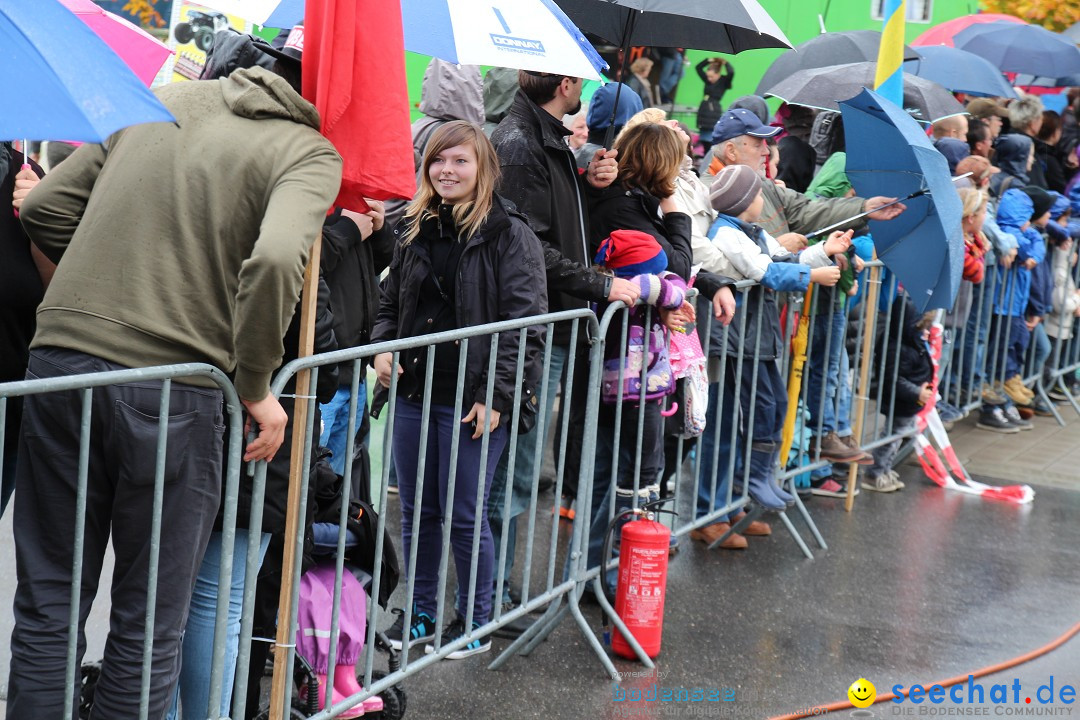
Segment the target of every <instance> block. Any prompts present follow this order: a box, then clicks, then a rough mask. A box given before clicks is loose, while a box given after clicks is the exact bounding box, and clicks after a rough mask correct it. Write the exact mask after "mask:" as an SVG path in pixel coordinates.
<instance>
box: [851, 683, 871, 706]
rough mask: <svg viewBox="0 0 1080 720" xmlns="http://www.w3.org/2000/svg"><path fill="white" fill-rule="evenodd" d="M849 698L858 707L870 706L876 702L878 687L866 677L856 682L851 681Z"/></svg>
mask: <svg viewBox="0 0 1080 720" xmlns="http://www.w3.org/2000/svg"><path fill="white" fill-rule="evenodd" d="M847 696H848V700H850V701H851V704H852V705H854V706H855V707H857V708H865V707H870V706H871V705H873V704H874V699H875V698H876V697H877V689H876V688H875V687H874V684H873V683H872V682H870V681H869V680H867V679H866V678H859V679H858V680H856V681H855V682H853V683H851V687H849V688H848V691H847Z"/></svg>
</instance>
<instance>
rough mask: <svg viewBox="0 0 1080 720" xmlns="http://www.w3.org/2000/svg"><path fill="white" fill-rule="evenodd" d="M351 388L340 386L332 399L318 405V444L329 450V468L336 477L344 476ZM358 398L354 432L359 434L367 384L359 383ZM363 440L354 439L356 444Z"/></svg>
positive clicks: (365, 403)
mask: <svg viewBox="0 0 1080 720" xmlns="http://www.w3.org/2000/svg"><path fill="white" fill-rule="evenodd" d="M350 391H351V388H350V387H349V386H347V385H342V386H341V387H339V388H338V390H337V392H336V393H334V398H333V399H332V400H331V401H330V402H328V403H326V404H325V405H320V406H319V409H320V410H321V411H322V419H323V430H322V434H321V435H319V444H320V445H322V446H323V447H325V448H329V449H330V452H332V453H333V455H331V456H330V467H332V468H334V472H336V473H337V474H338V475H344V474H345V451H346V450H348V449H349V447H348V433H349V395H350ZM359 393H360V395H359V397H358V398H357V401H356V425H355V429H356V432H360V421H361V420H362V419H363V417H364V408H365V406H366V405H367V402H366V400H367V384H366V383H365V382H364V381H361V382H360V389H359ZM362 440H363V438H360V437H358V438H356V442H357V444H359V443H360V442H361V441H362Z"/></svg>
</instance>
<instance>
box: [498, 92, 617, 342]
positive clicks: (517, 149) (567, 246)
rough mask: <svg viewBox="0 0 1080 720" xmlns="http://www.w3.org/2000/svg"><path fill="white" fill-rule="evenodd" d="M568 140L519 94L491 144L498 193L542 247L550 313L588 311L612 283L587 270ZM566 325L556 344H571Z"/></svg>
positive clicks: (579, 183)
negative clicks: (495, 155)
mask: <svg viewBox="0 0 1080 720" xmlns="http://www.w3.org/2000/svg"><path fill="white" fill-rule="evenodd" d="M569 134H570V131H569V130H567V129H566V128H565V127H564V126H563V124H562V119H561V118H559V119H556V118H554V117H552V116H551V115H550V114H549V113H547V112H546V111H545V110H544V109H543V108H541V107H540V106H538V105H537V104H536V103H534V102H533V101H532V100H530V99H529V98H528V97H526V95H525V94H524V93H523V92H521V91H520V90H519V91H518V93H517V95H516V96H515V97H514V104H513V105H511V106H510V112H509V114H507V116H506V117H505V118H503V120H502V122H500V123H499V127H497V128H496V129H495V132H493V133H492V134H491V142H492V144H493V145H494V146H495V151H496V152H497V153H498V154H499V165H500V166H501V168H502V180H501V181H500V183H499V193H500V194H501V195H502V196H503V197H504V198H506V199H507V200H509V201H510V202H512V203H513V204H514V205H515V206H517V209H518V210H519V211H520V212H521V213H523V214H524V215H525V217H526V218H527V219H528V223H529V226H530V227H531V228H532V230H533V232H535V233H536V235H537V237H539V238H540V242H541V243H542V244H543V251H544V264H545V267H546V268H547V283H548V290H549V297H548V302H549V305H550V307H551V310H552V312H556V311H559V310H573V309H577V308H585V307H588V301H592V302H598V301H601V300H606V299H607V296H608V292H609V289H610V287H611V280H612V279H611V278H610V277H606V276H604V275H601V274H600V273H598V272H595V271H594V270H592V269H590V267H589V265H590V263H591V260H592V257H593V255H594V254H595V253H591V252H589V247H588V234H587V228H588V225H587V222H588V218H587V216H586V214H585V203H586V199H585V197H584V195H585V193H586V192H587V191H588V188H587V185H588V183H587V182H586V181H585V179H584V178H583V177H581V176H580V175H578V171H577V166H576V165H575V163H574V154H573V152H571V150H570V146H569V145H567V144H566V140H565V138H566V136H567V135H569ZM568 325H569V324H568V323H559V324H558V325H557V326H556V328H555V343H556V344H557V345H567V344H569V342H570V328H569V327H568Z"/></svg>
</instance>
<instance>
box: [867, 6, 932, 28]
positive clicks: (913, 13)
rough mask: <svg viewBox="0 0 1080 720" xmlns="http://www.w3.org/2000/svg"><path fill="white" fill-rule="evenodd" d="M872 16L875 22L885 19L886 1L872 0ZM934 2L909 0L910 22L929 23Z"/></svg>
mask: <svg viewBox="0 0 1080 720" xmlns="http://www.w3.org/2000/svg"><path fill="white" fill-rule="evenodd" d="M870 3H871V5H870V7H871V10H870V15H871V17H873V19H874V20H884V19H885V0H870ZM932 3H933V0H907V2H906V5H907V20H908V22H916V23H928V22H930V14H931V9H932Z"/></svg>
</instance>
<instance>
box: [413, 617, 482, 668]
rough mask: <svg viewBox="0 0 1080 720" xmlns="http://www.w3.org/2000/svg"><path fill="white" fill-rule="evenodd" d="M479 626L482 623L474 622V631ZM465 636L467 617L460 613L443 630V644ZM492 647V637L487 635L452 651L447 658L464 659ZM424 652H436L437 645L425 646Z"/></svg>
mask: <svg viewBox="0 0 1080 720" xmlns="http://www.w3.org/2000/svg"><path fill="white" fill-rule="evenodd" d="M478 627H480V624H479V623H475V622H474V623H473V632H476V629H477V628H478ZM463 637H465V618H463V617H462V616H461V615H458V616H457V617H456V618H454V621H453V622H452V623H450V624H449V625H447V626H446V628H445V629H444V630H443V636H442V644H443V645H449V644H450V643H452V642H454V641H456V640H460V639H461V638H463ZM490 649H491V639H490V638H486V637H485V638H473V640H472V642H470V643H468V644H467V645H465V647H460V648H458V649H457V650H455V651H453V652H452V653H450V654H449V655H447V656H446V659H447V660H462V659H464V658H467V657H470V656H472V655H479V654H480V653H486V652H487V651H488V650H490ZM424 652H425V653H427V654H429V655H430V654H432V653H434V652H435V646H434V645H428V646H427V647H426V648H424Z"/></svg>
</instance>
